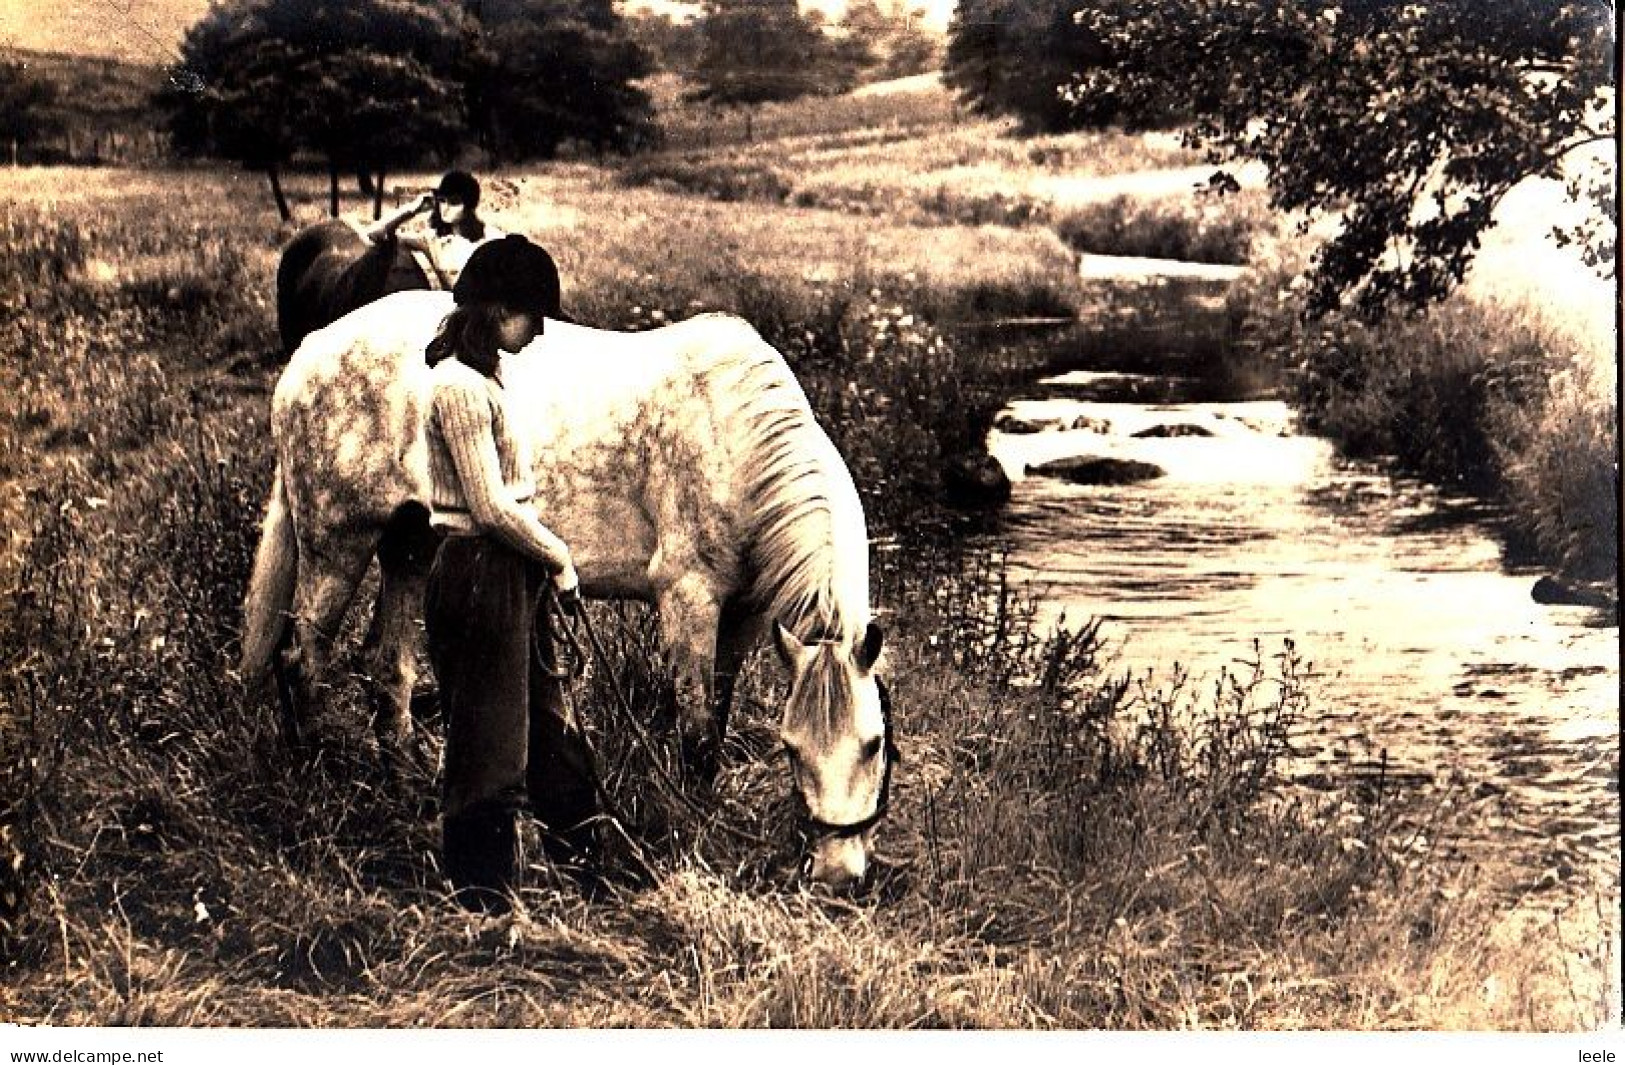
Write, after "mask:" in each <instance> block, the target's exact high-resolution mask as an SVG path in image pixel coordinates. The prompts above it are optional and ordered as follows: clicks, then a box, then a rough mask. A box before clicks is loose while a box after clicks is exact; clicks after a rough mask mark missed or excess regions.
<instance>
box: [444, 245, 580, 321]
mask: <svg viewBox="0 0 1625 1065" xmlns="http://www.w3.org/2000/svg"><path fill="white" fill-rule="evenodd" d="M451 297H452V299H453V300H455V301H456V302H457V305H458V306H462V305H463V304H466V303H500V304H502V305H504V306H506V307H510V308H512V309H513V310H518V311H532V312H535V313H538V314H541V315H542V316H543V317H544V318H552V319H553V320H555V321H559V322H574V321H575V319H574V318H571V317H570V316H569V315H567V314H565V313H564V311H563V309H562V308H561V307H560V306H559V268H558V266H556V265H555V264H554V262H553V257H552V256H551V255H549V254H547V251H546V250H545V249H544V248H542V247H541V246H540V245H538V244H533V243H531V242H530V241H529V240H526V239H525V238H524V237H521V236H519V235H517V234H510V235H508V236H506V237H502V238H501V239H499V240H493V241H491V242H490V243H488V244H481V245H480V246H479V247H478V248H475V249H474V254H473V255H471V256H469V258H468V265H467V266H465V267H463V272H462V274H461V276H459V277H458V278H457V284H455V285H453V286H452V290H451Z"/></svg>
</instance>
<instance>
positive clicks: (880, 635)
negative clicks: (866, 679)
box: [852, 621, 886, 673]
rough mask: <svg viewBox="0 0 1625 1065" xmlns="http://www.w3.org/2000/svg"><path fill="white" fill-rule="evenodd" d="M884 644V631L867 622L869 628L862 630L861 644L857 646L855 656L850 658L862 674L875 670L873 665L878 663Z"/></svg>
mask: <svg viewBox="0 0 1625 1065" xmlns="http://www.w3.org/2000/svg"><path fill="white" fill-rule="evenodd" d="M885 642H886V630H885V629H882V628H881V627H880V626H879V625H877V624H875V623H874V622H873V621H871V622H869V627H868V628H867V629H864V630H863V642H862V643H861V644H859V645H858V650H857V654H855V655H854V656H853V658H852V660H853V662H855V663H856V664H857V667H858V668H859V669H860V670H862V671H863V672H865V673H867V672H869V671H870V670H871V669H873V668H875V663H876V662H878V661H880V648H881V646H882V645H884V644H885Z"/></svg>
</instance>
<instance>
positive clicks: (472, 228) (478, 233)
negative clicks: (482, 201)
mask: <svg viewBox="0 0 1625 1065" xmlns="http://www.w3.org/2000/svg"><path fill="white" fill-rule="evenodd" d="M429 228H430V229H432V230H434V233H435V236H437V237H443V236H446V235H447V234H448V233H458V234H461V235H462V236H463V238H464V239H466V240H473V241H480V240H484V239H485V220H484V219H482V218H481V217H480V216H479V215H477V214H475V213H474V208H472V207H465V208H464V209H463V217H461V218H459V219H458V220H457V221H456V222H448V221H446V220H445V219H444V218H441V217H440V204H439V203H436V204H435V205H434V211H433V212H431V213H430V215H429Z"/></svg>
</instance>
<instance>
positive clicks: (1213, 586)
mask: <svg viewBox="0 0 1625 1065" xmlns="http://www.w3.org/2000/svg"><path fill="white" fill-rule="evenodd" d="M1106 361H1107V362H1110V361H1111V360H1106ZM1151 361H1155V360H1151ZM1175 361H1176V362H1177V360H1175ZM1211 393H1212V389H1211V388H1210V387H1208V386H1207V385H1205V384H1204V383H1203V382H1201V381H1199V380H1197V379H1194V378H1189V379H1187V378H1180V377H1177V376H1168V375H1152V374H1144V373H1124V372H1118V371H1111V370H1089V369H1081V370H1075V371H1073V372H1069V373H1065V374H1059V375H1055V376H1052V377H1049V378H1045V379H1043V380H1041V381H1038V382H1035V383H1034V384H1033V386H1032V388H1031V389H1030V391H1029V394H1027V395H1026V396H1024V397H1022V398H1018V399H1016V400H1013V401H1012V402H1010V403H1009V405H1008V406H1007V408H1006V410H1005V411H1004V413H1003V414H1002V415H1001V416H1000V420H999V423H998V427H996V428H995V430H994V431H993V432H992V434H991V435H990V438H989V441H988V443H989V449H990V451H991V452H992V454H993V455H994V456H995V457H996V458H997V459H998V460H999V461H1000V463H1001V464H1002V465H1003V466H1004V467H1005V469H1006V472H1007V473H1008V474H1009V475H1010V477H1011V479H1012V481H1013V483H1014V490H1013V494H1012V499H1011V501H1010V503H1009V505H1008V507H1007V508H1006V509H1005V511H1004V512H1003V515H1002V516H1001V518H1000V520H999V523H998V527H997V529H996V530H994V531H992V532H991V533H990V534H989V535H990V536H991V537H992V538H993V539H994V540H995V541H996V542H998V543H999V544H1001V545H1002V546H1003V547H1004V548H1005V549H1006V551H1007V556H1006V557H1007V561H1008V564H1009V568H1010V570H1011V573H1012V576H1014V577H1017V578H1019V579H1021V580H1024V581H1026V582H1029V583H1030V586H1031V588H1032V589H1033V591H1034V592H1035V593H1036V594H1037V597H1038V599H1039V602H1040V604H1041V605H1040V611H1041V614H1042V616H1043V618H1044V619H1045V620H1058V619H1060V618H1061V617H1062V615H1063V614H1064V616H1065V617H1066V618H1067V619H1069V620H1070V621H1071V622H1072V623H1074V624H1075V623H1077V622H1079V621H1081V620H1083V619H1085V618H1087V617H1096V618H1099V619H1101V620H1102V621H1103V635H1104V636H1105V637H1106V638H1107V640H1108V642H1109V646H1110V648H1111V650H1112V652H1113V659H1112V661H1113V663H1114V666H1113V668H1114V670H1115V671H1118V672H1122V671H1127V672H1129V673H1131V674H1132V675H1134V676H1135V677H1136V678H1143V677H1147V676H1149V680H1150V683H1151V684H1152V685H1153V686H1155V685H1156V684H1158V683H1166V682H1169V681H1171V680H1172V676H1173V673H1174V671H1175V669H1176V668H1178V669H1181V670H1184V671H1186V672H1187V673H1188V675H1189V677H1190V680H1191V681H1192V682H1193V683H1194V687H1193V686H1192V685H1187V688H1186V690H1200V689H1202V688H1203V687H1204V686H1206V687H1208V688H1211V683H1210V682H1211V681H1212V680H1213V679H1215V678H1216V677H1217V676H1218V674H1219V673H1220V671H1222V670H1225V669H1231V670H1232V671H1238V670H1239V671H1241V672H1244V673H1245V672H1249V670H1248V667H1247V666H1246V665H1245V663H1247V662H1250V661H1251V660H1253V659H1255V658H1256V657H1257V655H1258V653H1259V651H1261V652H1262V653H1263V654H1264V655H1265V656H1270V655H1273V654H1275V653H1278V652H1280V651H1281V650H1282V649H1283V647H1284V641H1286V640H1291V641H1292V642H1293V644H1294V645H1295V649H1296V651H1297V652H1298V654H1299V655H1300V656H1301V657H1302V658H1303V659H1304V660H1305V661H1306V662H1307V663H1308V664H1309V676H1308V690H1309V692H1310V694H1311V697H1312V699H1311V703H1310V710H1309V729H1308V732H1307V734H1305V735H1300V736H1299V737H1298V745H1299V747H1300V749H1302V750H1303V751H1304V758H1305V761H1303V762H1300V763H1299V765H1300V767H1303V768H1304V771H1305V772H1306V775H1312V774H1313V772H1314V770H1315V767H1317V766H1318V767H1320V769H1322V770H1325V771H1329V770H1330V769H1331V767H1332V766H1333V765H1334V764H1335V765H1338V766H1341V767H1343V770H1342V771H1344V772H1346V771H1347V767H1348V766H1349V765H1350V764H1351V763H1352V764H1354V765H1356V766H1359V765H1361V764H1363V765H1365V766H1366V767H1367V768H1368V769H1369V768H1370V767H1374V766H1376V765H1377V764H1379V762H1385V765H1386V769H1385V777H1386V779H1390V780H1396V781H1411V782H1415V781H1430V780H1431V781H1442V780H1445V779H1450V778H1455V779H1461V780H1465V781H1468V782H1471V783H1470V786H1471V788H1472V791H1473V793H1474V794H1477V795H1485V794H1489V795H1494V796H1495V797H1496V802H1495V808H1494V813H1493V815H1492V816H1489V817H1488V818H1485V819H1483V821H1482V823H1481V824H1480V825H1479V826H1478V831H1480V832H1481V835H1480V837H1479V838H1477V839H1473V840H1468V841H1466V846H1467V849H1468V850H1469V851H1476V852H1477V854H1476V855H1475V857H1483V858H1491V857H1493V858H1494V860H1495V863H1496V864H1497V865H1500V866H1502V867H1506V866H1507V865H1508V864H1510V865H1511V867H1512V868H1513V869H1514V870H1515V877H1514V884H1513V885H1512V886H1513V887H1514V888H1518V887H1520V886H1521V887H1522V888H1537V887H1544V886H1551V885H1552V884H1554V883H1558V882H1561V881H1563V880H1566V879H1567V878H1568V877H1569V876H1570V875H1571V874H1572V872H1573V871H1574V870H1576V869H1578V868H1581V867H1589V866H1593V864H1594V863H1595V862H1598V861H1607V862H1610V863H1617V861H1618V855H1619V838H1618V831H1619V830H1618V825H1619V793H1618V779H1619V774H1618V711H1619V695H1618V691H1619V630H1618V628H1617V625H1616V624H1615V623H1614V621H1613V617H1612V615H1611V614H1608V615H1604V614H1603V613H1602V612H1601V611H1598V610H1594V609H1586V608H1580V607H1566V606H1548V605H1541V604H1539V603H1536V602H1535V601H1534V600H1533V598H1532V597H1531V594H1530V592H1531V587H1532V586H1533V584H1534V581H1535V579H1536V576H1537V575H1536V574H1533V573H1515V572H1508V571H1507V569H1506V568H1505V567H1504V566H1503V563H1502V553H1501V549H1500V547H1499V545H1498V542H1497V541H1496V539H1495V538H1494V537H1493V535H1492V532H1491V526H1492V521H1493V518H1494V514H1493V513H1491V512H1490V511H1488V510H1487V509H1486V508H1485V507H1484V506H1483V505H1481V504H1478V503H1476V502H1474V501H1472V500H1465V499H1453V498H1449V497H1446V496H1443V495H1441V494H1440V493H1439V492H1438V491H1436V490H1433V489H1430V488H1428V487H1427V486H1425V485H1422V484H1418V483H1416V482H1413V481H1408V480H1405V479H1403V478H1397V477H1393V476H1390V475H1389V474H1387V473H1386V472H1384V471H1383V470H1382V469H1380V468H1378V467H1376V466H1373V465H1369V464H1359V463H1353V462H1349V461H1345V460H1342V459H1340V458H1338V457H1337V456H1336V455H1335V454H1334V452H1333V449H1332V447H1331V445H1330V444H1329V443H1328V442H1326V441H1324V440H1321V439H1317V438H1315V437H1312V436H1306V435H1304V434H1303V433H1301V432H1300V431H1299V429H1298V425H1297V420H1296V418H1295V415H1294V412H1293V411H1292V410H1291V409H1289V408H1288V407H1287V405H1286V404H1284V403H1282V402H1280V401H1279V400H1273V399H1268V398H1248V397H1247V396H1245V395H1242V396H1240V397H1236V396H1220V397H1219V398H1212V397H1211ZM1067 456H1101V457H1109V458H1117V459H1130V460H1136V461H1139V462H1147V463H1152V464H1155V465H1156V466H1157V467H1160V468H1161V469H1162V470H1164V471H1165V473H1164V474H1163V475H1162V476H1160V477H1156V478H1154V479H1151V480H1146V481H1141V482H1139V483H1134V484H1126V485H1092V486H1091V485H1080V484H1072V483H1069V482H1067V481H1065V480H1062V479H1059V478H1056V477H1052V476H1045V475H1040V474H1036V473H1034V474H1028V473H1027V468H1028V467H1029V466H1033V465H1037V464H1039V463H1042V462H1045V461H1048V460H1052V459H1056V458H1061V457H1067ZM1255 641H1258V643H1257V645H1256V646H1257V649H1256V650H1255Z"/></svg>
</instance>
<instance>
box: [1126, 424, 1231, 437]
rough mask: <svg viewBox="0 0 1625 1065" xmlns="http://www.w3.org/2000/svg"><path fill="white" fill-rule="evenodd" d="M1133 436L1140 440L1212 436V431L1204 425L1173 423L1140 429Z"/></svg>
mask: <svg viewBox="0 0 1625 1065" xmlns="http://www.w3.org/2000/svg"><path fill="white" fill-rule="evenodd" d="M1134 435H1135V436H1137V437H1140V438H1141V439H1149V438H1152V437H1174V436H1212V435H1213V430H1212V429H1209V428H1208V427H1207V426H1205V425H1197V424H1195V423H1194V422H1174V423H1172V424H1169V425H1153V426H1151V427H1150V428H1149V429H1141V430H1140V431H1139V432H1137V433H1135V434H1134Z"/></svg>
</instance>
